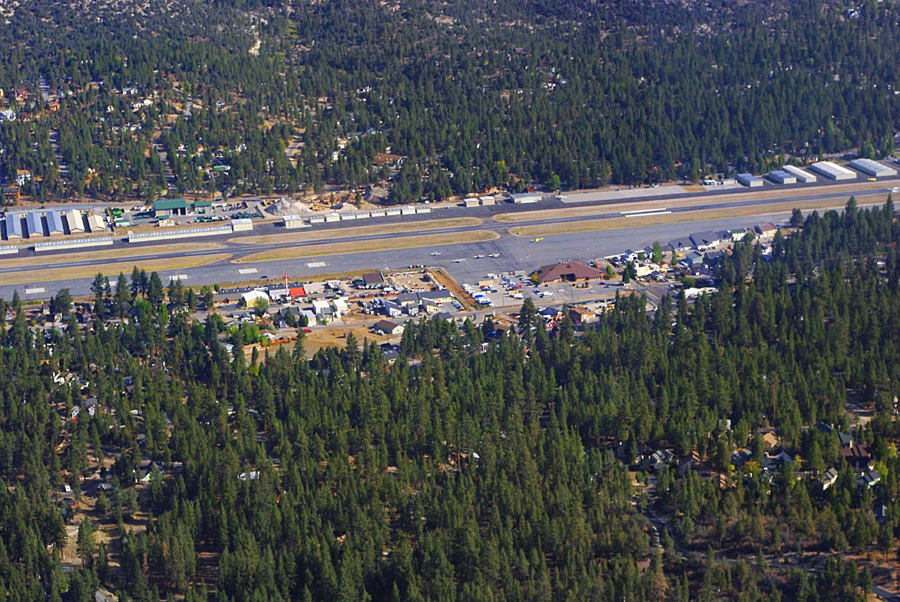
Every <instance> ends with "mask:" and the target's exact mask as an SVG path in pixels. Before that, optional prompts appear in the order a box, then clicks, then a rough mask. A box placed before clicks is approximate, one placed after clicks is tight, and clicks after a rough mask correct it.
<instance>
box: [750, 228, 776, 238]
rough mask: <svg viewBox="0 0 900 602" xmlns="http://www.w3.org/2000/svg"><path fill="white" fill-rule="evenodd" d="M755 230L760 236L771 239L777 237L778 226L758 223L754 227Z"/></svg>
mask: <svg viewBox="0 0 900 602" xmlns="http://www.w3.org/2000/svg"><path fill="white" fill-rule="evenodd" d="M753 231H754V232H755V233H756V235H757V236H758V237H759V238H761V239H763V240H770V239H772V238H775V232H777V231H778V228H776V227H775V224H758V225H756V226H754V227H753Z"/></svg>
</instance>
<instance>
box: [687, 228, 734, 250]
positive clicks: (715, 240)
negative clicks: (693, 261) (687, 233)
mask: <svg viewBox="0 0 900 602" xmlns="http://www.w3.org/2000/svg"><path fill="white" fill-rule="evenodd" d="M691 241H692V242H693V243H694V246H695V247H696V248H697V250H698V251H707V250H709V249H712V248H715V247H718V246H719V245H721V244H723V243H725V242H727V241H728V232H725V231H724V230H723V231H719V232H713V231H708V232H696V233H694V234H691Z"/></svg>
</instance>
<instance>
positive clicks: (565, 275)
mask: <svg viewBox="0 0 900 602" xmlns="http://www.w3.org/2000/svg"><path fill="white" fill-rule="evenodd" d="M602 276H603V272H601V271H600V270H598V269H596V268H592V267H589V266H586V265H584V264H583V263H579V262H577V261H573V262H570V263H557V264H552V265H544V266H541V267H539V268H538V269H537V271H536V272H535V273H534V274H533V276H532V277H533V278H534V280H535V281H536V282H539V283H540V284H550V283H555V282H584V281H588V280H599V279H600V278H601V277H602Z"/></svg>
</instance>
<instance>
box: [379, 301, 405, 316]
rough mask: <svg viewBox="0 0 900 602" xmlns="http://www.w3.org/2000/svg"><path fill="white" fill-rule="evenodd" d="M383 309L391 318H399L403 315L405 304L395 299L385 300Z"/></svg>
mask: <svg viewBox="0 0 900 602" xmlns="http://www.w3.org/2000/svg"><path fill="white" fill-rule="evenodd" d="M383 309H384V315H386V316H387V317H389V318H398V317H400V316H402V315H403V306H401V305H399V304H398V303H395V302H394V301H385V302H384V307H383Z"/></svg>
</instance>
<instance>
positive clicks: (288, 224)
mask: <svg viewBox="0 0 900 602" xmlns="http://www.w3.org/2000/svg"><path fill="white" fill-rule="evenodd" d="M284 227H285V229H287V230H294V229H296V228H307V227H309V226H308V224H307V223H306V221H305V220H304V219H303V218H302V217H301V216H299V215H285V216H284Z"/></svg>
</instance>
